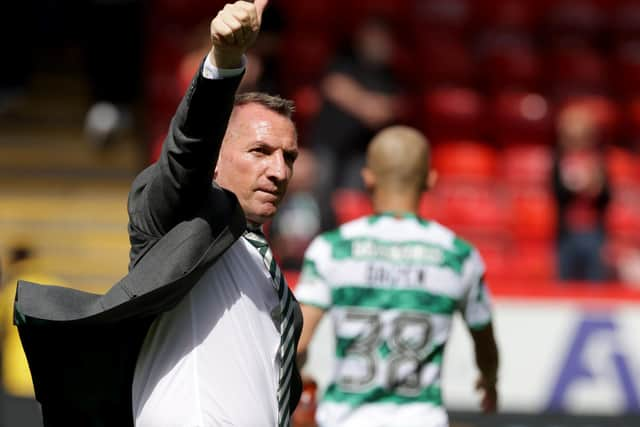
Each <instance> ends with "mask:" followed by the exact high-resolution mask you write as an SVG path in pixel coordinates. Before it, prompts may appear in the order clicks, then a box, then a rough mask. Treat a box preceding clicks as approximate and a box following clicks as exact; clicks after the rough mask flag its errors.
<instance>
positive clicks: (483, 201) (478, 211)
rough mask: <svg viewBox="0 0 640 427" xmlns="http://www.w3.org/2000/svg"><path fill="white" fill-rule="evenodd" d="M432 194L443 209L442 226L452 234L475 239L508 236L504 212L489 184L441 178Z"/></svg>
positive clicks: (503, 206) (498, 195)
mask: <svg viewBox="0 0 640 427" xmlns="http://www.w3.org/2000/svg"><path fill="white" fill-rule="evenodd" d="M434 193H435V194H436V196H437V197H438V199H439V201H440V202H441V204H442V205H443V206H442V207H441V210H440V214H441V222H442V223H443V224H445V225H447V226H450V227H452V228H453V229H454V230H456V231H465V233H467V234H468V235H474V236H476V237H478V236H487V237H491V236H496V235H499V234H506V233H507V232H508V228H507V227H506V225H507V209H506V207H505V204H504V200H503V199H502V197H501V194H500V193H499V192H498V191H496V189H495V187H494V186H493V185H492V183H488V182H484V183H477V182H470V181H467V182H461V181H459V180H457V179H452V178H449V179H446V178H443V179H442V180H441V182H440V183H439V184H436V188H435V189H434Z"/></svg>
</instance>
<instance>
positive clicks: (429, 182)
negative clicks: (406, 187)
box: [425, 169, 438, 191]
mask: <svg viewBox="0 0 640 427" xmlns="http://www.w3.org/2000/svg"><path fill="white" fill-rule="evenodd" d="M437 181H438V171H437V170H435V169H429V173H428V174H427V179H426V182H425V185H426V191H429V190H431V189H432V188H433V187H434V186H435V185H436V182H437Z"/></svg>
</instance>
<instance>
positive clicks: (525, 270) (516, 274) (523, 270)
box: [507, 242, 556, 285]
mask: <svg viewBox="0 0 640 427" xmlns="http://www.w3.org/2000/svg"><path fill="white" fill-rule="evenodd" d="M507 262H508V263H509V267H510V272H511V280H514V282H515V283H514V284H519V285H526V283H527V282H548V281H550V280H553V279H554V277H555V276H556V265H555V248H554V246H553V243H551V242H540V243H521V244H517V245H515V246H514V247H513V248H512V250H511V251H510V252H509V254H508V258H507Z"/></svg>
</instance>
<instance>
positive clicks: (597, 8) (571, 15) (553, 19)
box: [547, 0, 609, 43]
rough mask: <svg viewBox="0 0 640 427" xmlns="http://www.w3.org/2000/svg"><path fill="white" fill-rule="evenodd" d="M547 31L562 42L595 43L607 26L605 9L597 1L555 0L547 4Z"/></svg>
mask: <svg viewBox="0 0 640 427" xmlns="http://www.w3.org/2000/svg"><path fill="white" fill-rule="evenodd" d="M549 4H550V7H549V10H548V14H547V31H549V32H550V33H551V34H552V37H553V38H554V39H555V40H556V41H558V42H559V43H562V42H563V40H567V39H569V40H571V39H582V40H589V41H595V40H597V37H598V36H599V35H600V34H601V32H602V31H603V30H604V28H605V25H606V24H607V18H608V16H607V12H608V10H609V8H607V7H606V6H605V5H604V4H602V3H600V2H599V1H598V0H556V1H551V2H549Z"/></svg>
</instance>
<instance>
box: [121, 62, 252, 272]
mask: <svg viewBox="0 0 640 427" xmlns="http://www.w3.org/2000/svg"><path fill="white" fill-rule="evenodd" d="M201 69H202V68H200V69H199V70H198V73H197V75H196V76H195V77H194V78H193V80H192V82H191V85H190V87H189V89H188V90H187V93H186V94H185V96H184V98H183V99H182V101H181V103H180V105H179V106H178V109H177V111H176V113H175V115H174V117H173V119H172V120H171V125H170V128H169V132H168V134H167V136H166V138H165V141H164V144H163V147H162V152H161V155H160V158H159V159H158V161H157V162H156V163H154V164H153V165H151V166H149V167H148V168H147V169H145V170H144V171H142V172H141V173H140V175H138V177H137V178H136V179H135V181H134V183H133V185H132V188H131V192H130V193H129V202H128V211H129V235H130V239H131V246H132V248H131V251H132V253H131V260H132V262H133V260H134V259H135V258H138V255H139V254H140V252H142V251H143V250H144V247H146V246H148V244H149V242H153V241H156V240H157V239H159V238H161V237H162V236H163V235H164V234H166V233H167V232H168V231H169V230H171V229H172V228H173V227H174V226H175V225H176V224H178V223H179V222H181V221H183V220H185V219H189V218H191V217H193V215H194V214H195V212H197V211H198V209H199V208H200V207H201V206H202V204H203V203H205V201H206V202H207V203H209V204H211V205H213V206H214V207H215V206H217V205H220V206H221V208H223V206H226V204H228V196H227V195H226V194H225V192H224V191H223V190H222V189H220V188H219V187H217V186H212V178H213V171H214V168H215V165H216V161H217V158H218V153H219V151H220V145H221V144H222V139H223V137H224V134H225V132H226V128H227V123H228V121H229V116H230V115H231V110H232V108H233V99H234V95H235V92H236V89H237V87H238V84H239V83H240V79H241V78H242V76H237V77H229V78H224V79H217V80H211V79H206V78H204V77H203V76H202V72H201ZM212 198H213V203H211V199H212Z"/></svg>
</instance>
